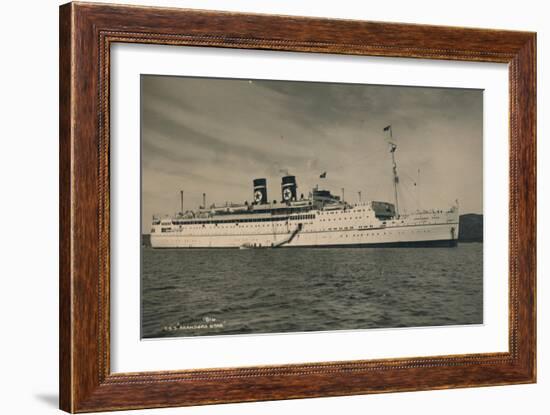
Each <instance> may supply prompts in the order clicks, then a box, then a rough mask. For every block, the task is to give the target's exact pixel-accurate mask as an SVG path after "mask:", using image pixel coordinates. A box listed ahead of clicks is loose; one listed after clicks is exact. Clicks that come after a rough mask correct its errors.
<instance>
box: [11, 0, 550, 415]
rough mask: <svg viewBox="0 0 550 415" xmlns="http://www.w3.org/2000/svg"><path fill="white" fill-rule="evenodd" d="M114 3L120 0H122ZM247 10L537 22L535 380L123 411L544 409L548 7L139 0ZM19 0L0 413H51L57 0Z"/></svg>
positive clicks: (549, 372) (496, 23)
mask: <svg viewBox="0 0 550 415" xmlns="http://www.w3.org/2000/svg"><path fill="white" fill-rule="evenodd" d="M123 3H125V2H124V1H123ZM131 3H134V4H146V5H160V6H162V5H164V6H179V7H190V8H203V9H218V10H231V11H249V12H259V13H277V14H291V15H310V16H324V17H338V18H352V19H368V20H380V21H394V22H409V23H430V24H441V25H454V26H471V27H490V28H501V29H515V30H531V31H537V32H538V114H539V117H538V137H539V144H538V150H539V161H538V163H539V166H538V167H539V170H538V177H539V179H538V181H539V207H538V211H539V216H538V226H539V230H538V232H539V233H538V235H539V245H538V251H539V259H538V264H539V267H538V269H539V271H538V278H539V283H538V299H539V301H538V303H539V305H538V307H539V324H538V325H539V331H538V338H539V363H538V371H539V383H538V384H536V385H520V386H506V387H491V388H474V389H455V390H446V391H429V392H414V393H399V394H385V395H369V396H354V397H345V398H320V399H307V400H295V401H278V402H266V403H249V404H232V405H217V406H205V407H196V408H175V409H163V410H154V411H152V410H151V411H142V412H133V413H136V414H137V413H151V414H153V413H157V414H182V415H195V414H197V415H198V414H202V415H206V414H208V415H214V414H215V415H225V414H239V415H247V414H257V413H262V414H280V413H287V414H288V413H319V414H325V413H327V414H329V413H346V414H359V413H365V412H367V411H368V412H370V413H373V414H377V413H388V414H393V413H409V414H416V413H421V414H441V413H444V414H464V413H483V412H491V413H497V414H517V413H521V412H526V413H533V414H542V413H547V411H548V407H549V406H550V398H549V397H548V390H550V357H549V353H550V343H549V340H548V334H549V330H548V329H547V328H546V329H545V328H544V327H543V326H549V322H550V307H549V306H548V301H544V298H545V297H547V296H548V292H550V290H549V287H550V283H549V282H548V280H545V276H546V274H548V272H549V271H550V268H549V267H550V265H549V261H548V259H547V258H545V255H544V253H545V252H548V250H549V249H550V242H549V238H548V236H547V235H548V232H549V231H550V227H549V220H548V213H547V214H544V212H550V203H549V199H550V197H549V194H550V192H549V191H548V190H547V189H544V187H545V186H544V183H546V182H547V181H548V180H550V167H549V164H550V163H549V162H550V160H549V158H550V157H549V155H550V144H549V143H548V140H545V139H546V138H547V136H548V125H549V122H548V118H546V117H545V114H548V105H545V104H546V102H548V100H549V99H550V89H549V87H548V84H545V83H544V82H543V80H544V70H545V69H546V68H547V67H548V65H549V63H550V59H549V53H550V47H549V46H548V45H549V43H548V39H549V38H550V26H548V23H547V22H548V20H549V19H550V13H549V12H548V6H547V5H546V2H542V1H536V0H524V1H522V2H521V3H518V2H517V1H515V2H512V1H487V2H480V1H471V0H463V1H461V2H452V3H451V2H441V1H421V0H417V1H414V2H410V1H406V0H394V1H392V2H387V1H378V2H368V3H367V2H357V1H353V0H339V1H324V0H317V1H314V0H312V1H306V0H302V1H296V0H295V1H292V0H262V1H261V2H252V1H246V0H232V1H231V2H227V1H223V0H203V1H199V0H189V1H183V0H182V1H175V0H173V1H160V0H157V1H153V0H150V1H139V0H133V1H131ZM59 4H60V2H58V1H55V0H41V1H40V0H32V1H31V0H27V1H25V2H6V3H4V4H3V5H2V24H1V25H0V30H1V32H2V38H1V39H2V45H1V48H2V63H1V65H0V71H1V77H0V79H1V81H2V83H1V86H0V105H1V107H2V110H1V111H0V114H1V115H0V119H1V123H0V132H1V134H0V137H1V145H0V185H1V193H0V217H1V218H2V230H3V235H2V237H1V238H0V259H1V261H0V264H1V267H0V284H1V287H0V338H1V339H2V340H1V342H0V369H1V373H0V383H1V390H2V399H1V400H0V405H1V406H0V408H1V409H0V412H2V413H6V414H19V413H25V414H26V413H32V414H48V413H52V414H53V413H58V412H57V409H56V408H57V379H58V374H57V333H58V329H57V300H58V299H57V295H58V294H57V293H58V284H57V272H58V266H57V256H58V248H57V245H58V222H57V216H58V213H57V209H58V203H57V199H58V184H57V175H58V155H57V154H58V140H57V133H58V126H57V125H58V109H57V105H58V64H57V54H58V52H57V47H58V28H57V21H58V20H57V19H58V9H57V7H58V5H59Z"/></svg>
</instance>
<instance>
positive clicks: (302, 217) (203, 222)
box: [172, 215, 315, 225]
mask: <svg viewBox="0 0 550 415" xmlns="http://www.w3.org/2000/svg"><path fill="white" fill-rule="evenodd" d="M289 219H290V220H305V219H315V215H298V216H292V217H288V216H283V217H280V216H279V217H271V218H249V219H215V220H177V219H174V220H172V224H173V225H210V224H215V225H217V224H220V223H248V222H280V221H286V220H289Z"/></svg>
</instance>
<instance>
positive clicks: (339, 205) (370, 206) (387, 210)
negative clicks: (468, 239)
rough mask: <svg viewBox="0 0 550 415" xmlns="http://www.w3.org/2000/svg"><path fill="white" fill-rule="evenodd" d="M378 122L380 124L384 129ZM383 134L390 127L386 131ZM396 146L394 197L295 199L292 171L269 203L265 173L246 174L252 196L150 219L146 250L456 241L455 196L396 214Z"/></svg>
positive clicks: (317, 194) (324, 194)
mask: <svg viewBox="0 0 550 415" xmlns="http://www.w3.org/2000/svg"><path fill="white" fill-rule="evenodd" d="M387 129H388V127H386V129H385V130H387ZM390 135H391V129H390ZM396 149H397V145H396V144H395V142H394V141H393V139H391V138H390V141H389V150H390V153H391V158H392V173H393V186H394V196H395V200H394V203H388V202H381V201H369V202H365V203H358V204H350V203H347V202H346V201H345V200H343V197H342V198H340V196H336V195H333V194H332V193H331V192H330V191H328V190H322V189H319V188H318V187H317V186H316V187H315V188H314V189H312V191H311V192H310V193H309V196H308V197H304V196H303V195H302V196H300V197H298V186H297V182H296V177H295V176H292V175H286V176H284V177H283V178H282V181H281V201H280V202H277V201H271V202H270V201H269V199H268V192H267V181H266V179H265V178H257V179H254V180H253V183H252V184H253V202H252V203H250V204H249V203H247V202H245V203H244V204H227V205H225V206H216V205H212V206H210V207H206V203H205V198H204V194H203V205H202V206H201V207H200V208H199V209H198V210H195V211H187V212H183V197H182V209H181V210H182V211H181V212H180V213H178V214H177V215H176V216H174V217H165V218H158V217H153V222H152V228H151V246H152V247H153V248H241V249H254V248H298V247H398V246H419V247H426V246H441V247H452V246H456V244H457V241H458V234H459V229H458V225H459V213H458V202H456V204H455V205H454V206H452V207H450V208H449V209H447V210H435V209H434V210H422V211H420V210H419V211H415V212H412V213H400V212H399V209H398V198H397V186H398V183H399V179H398V176H397V165H396V162H395V151H396Z"/></svg>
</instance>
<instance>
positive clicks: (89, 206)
mask: <svg viewBox="0 0 550 415" xmlns="http://www.w3.org/2000/svg"><path fill="white" fill-rule="evenodd" d="M119 42H122V43H143V44H162V45H188V46H189V45H190V46H209V47H218V48H239V49H264V50H279V51H300V52H308V53H332V54H348V55H369V56H383V57H407V58H423V59H445V60H459V61H478V62H500V63H507V64H508V65H509V92H510V95H509V106H510V117H509V122H510V129H509V130H510V137H509V144H510V154H509V163H510V189H509V213H510V223H509V225H510V239H509V258H510V262H509V264H510V265H509V288H510V289H509V352H506V353H486V354H467V355H452V356H434V357H422V358H396V359H384V360H365V361H345V362H322V363H314V362H305V363H303V364H289V365H282V366H264V367H246V368H239V367H235V368H228V369H204V370H184V371H178V370H174V371H168V372H145V373H111V371H110V335H109V330H110V323H109V313H110V310H109V299H110V289H109V269H110V268H109V267H110V247H109V238H110V237H109V232H110V222H109V207H110V205H109V201H110V194H109V170H110V166H109V148H110V144H109V122H110V114H109V87H110V86H109V69H110V66H109V65H110V64H109V62H110V46H111V45H112V44H114V43H119ZM59 94H60V309H59V313H60V407H61V409H63V410H65V411H68V412H90V411H105V410H119V409H137V408H152V407H171V406H184V405H200V404H209V403H223V402H244V401H261V400H273V399H290V398H306V397H318V396H342V395H354V394H366V393H378V392H397V391H412V390H426V389H443V388H457V387H471V386H488V385H506V384H516V383H531V382H535V379H536V320H535V319H536V314H535V299H536V295H535V285H536V281H535V272H536V211H535V206H536V171H535V168H536V153H535V152H536V141H535V140H536V108H535V105H536V34H535V33H527V32H513V31H502V30H485V29H466V28H455V27H438V26H425V25H411V24H395V23H375V22H364V21H348V20H329V19H318V18H302V17H288V16H270V15H253V14H236V13H226V12H211V11H196V10H183V9H168V8H156V7H154V8H152V7H132V6H115V5H106V4H86V3H69V4H66V5H63V6H61V8H60V89H59ZM227 363H228V364H227V365H228V366H231V362H227Z"/></svg>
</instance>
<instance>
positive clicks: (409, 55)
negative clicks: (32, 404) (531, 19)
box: [60, 3, 536, 412]
mask: <svg viewBox="0 0 550 415" xmlns="http://www.w3.org/2000/svg"><path fill="white" fill-rule="evenodd" d="M535 62H536V35H535V34H534V33H528V32H512V31H501V30H489V29H466V28H456V27H452V28H451V27H439V26H425V25H409V24H396V23H381V22H366V21H349V20H330V19H316V18H301V17H287V16H271V15H251V14H235V13H225V12H207V11H197V10H184V9H169V8H154V7H134V6H119V5H106V4H83V3H69V4H66V5H63V6H61V8H60V407H61V409H63V410H65V411H68V412H91V411H105V410H121V409H138V408H153V407H170V406H185V405H201V404H208V403H224V402H245V401H260V400H273V399H291V398H306V397H318V396H341V395H353V394H366V393H379V392H399V391H412V390H426V389H442V388H458V387H472V386H489V385H506V384H519V383H531V382H535V381H536V332H535V331H536V324H535V323H536V321H535V318H536V307H535V298H536V293H535V289H536V275H535V269H536V267H535V261H536V226H535V225H536V211H535V206H536V203H535V202H536V171H535V167H536V162H535V152H536V141H535V140H536V116H535V114H536V108H535V102H536V73H535V68H536V65H535Z"/></svg>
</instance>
